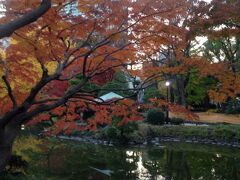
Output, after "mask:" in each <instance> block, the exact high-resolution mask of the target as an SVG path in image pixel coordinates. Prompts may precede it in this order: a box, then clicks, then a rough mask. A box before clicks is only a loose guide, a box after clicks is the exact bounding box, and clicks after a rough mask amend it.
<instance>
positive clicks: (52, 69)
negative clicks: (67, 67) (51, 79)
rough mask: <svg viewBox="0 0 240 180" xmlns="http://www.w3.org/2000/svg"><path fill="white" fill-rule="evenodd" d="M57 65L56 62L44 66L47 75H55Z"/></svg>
mask: <svg viewBox="0 0 240 180" xmlns="http://www.w3.org/2000/svg"><path fill="white" fill-rule="evenodd" d="M57 65H58V63H57V62H56V61H50V62H48V63H47V64H46V65H45V66H46V68H47V70H48V74H49V75H52V74H54V73H55V71H56V69H57Z"/></svg>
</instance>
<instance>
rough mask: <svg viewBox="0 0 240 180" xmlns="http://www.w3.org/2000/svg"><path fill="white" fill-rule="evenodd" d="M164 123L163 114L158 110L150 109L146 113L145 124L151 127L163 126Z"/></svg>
mask: <svg viewBox="0 0 240 180" xmlns="http://www.w3.org/2000/svg"><path fill="white" fill-rule="evenodd" d="M165 121H166V118H165V114H164V112H162V111H161V110H160V109H151V110H149V111H148V113H147V119H146V122H147V123H149V124H152V125H163V124H164V123H165Z"/></svg>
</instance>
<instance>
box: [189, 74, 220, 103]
mask: <svg viewBox="0 0 240 180" xmlns="http://www.w3.org/2000/svg"><path fill="white" fill-rule="evenodd" d="M215 84H216V82H215V80H214V79H213V78H212V77H200V76H199V74H198V72H197V70H196V69H192V70H191V71H190V75H189V81H188V84H187V86H186V89H185V90H186V97H187V101H188V104H190V105H200V104H202V103H203V101H204V99H206V97H207V94H208V90H209V89H210V88H211V87H212V86H214V85H215Z"/></svg>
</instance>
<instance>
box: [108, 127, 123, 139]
mask: <svg viewBox="0 0 240 180" xmlns="http://www.w3.org/2000/svg"><path fill="white" fill-rule="evenodd" d="M119 134H120V131H119V130H118V129H117V128H116V127H113V126H110V127H108V128H107V129H106V131H105V136H106V138H107V139H109V140H117V139H118V138H119Z"/></svg>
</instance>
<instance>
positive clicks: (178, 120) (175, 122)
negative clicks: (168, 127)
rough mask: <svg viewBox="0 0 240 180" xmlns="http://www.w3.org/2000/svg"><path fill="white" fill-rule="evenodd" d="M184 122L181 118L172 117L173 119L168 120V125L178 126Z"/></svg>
mask: <svg viewBox="0 0 240 180" xmlns="http://www.w3.org/2000/svg"><path fill="white" fill-rule="evenodd" d="M183 122H184V120H183V119H182V118H176V117H174V118H171V119H170V123H171V124H174V125H180V124H182V123H183Z"/></svg>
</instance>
